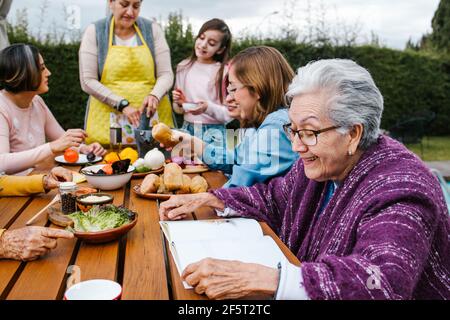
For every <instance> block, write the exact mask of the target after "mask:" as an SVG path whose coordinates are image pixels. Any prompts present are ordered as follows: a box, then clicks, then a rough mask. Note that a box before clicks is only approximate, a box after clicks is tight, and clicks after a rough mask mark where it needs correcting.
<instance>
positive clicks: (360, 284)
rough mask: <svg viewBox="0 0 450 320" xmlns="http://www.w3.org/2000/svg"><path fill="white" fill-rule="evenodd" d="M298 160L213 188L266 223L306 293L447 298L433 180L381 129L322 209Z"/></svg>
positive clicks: (445, 234)
mask: <svg viewBox="0 0 450 320" xmlns="http://www.w3.org/2000/svg"><path fill="white" fill-rule="evenodd" d="M325 186H326V183H324V182H316V181H313V180H309V179H308V178H307V177H306V176H305V174H304V169H303V162H302V160H301V159H300V160H299V161H298V162H297V163H296V164H295V165H294V166H293V167H292V169H291V171H290V172H289V173H288V174H287V175H286V176H285V177H279V178H275V179H273V180H271V181H270V182H269V183H268V184H257V185H254V186H253V187H242V188H232V189H218V190H215V191H213V193H214V194H215V195H216V196H217V197H218V198H220V199H221V200H223V201H224V202H225V206H226V207H229V208H231V209H233V210H235V211H237V212H238V213H239V214H241V215H242V216H244V217H248V218H254V219H257V220H259V221H265V222H267V223H268V224H269V225H270V227H271V228H272V229H273V230H274V231H275V232H276V233H277V234H278V236H279V237H280V238H281V240H282V241H283V242H284V243H285V244H286V245H287V246H288V247H289V249H290V250H291V251H292V252H293V253H294V254H295V255H296V256H297V257H298V259H299V260H300V261H301V263H302V265H301V267H302V274H303V278H304V285H305V289H306V291H307V293H308V295H309V297H310V298H311V299H450V277H449V274H450V251H449V249H450V246H449V234H450V221H449V215H448V209H447V206H446V204H445V202H444V199H443V194H442V190H441V188H440V186H439V184H438V181H437V179H436V178H435V177H434V176H433V175H432V174H431V173H430V171H429V170H428V169H427V168H426V167H425V165H424V164H423V162H422V161H420V159H419V158H417V157H416V156H415V155H414V154H412V153H411V152H409V151H408V150H407V149H406V148H405V147H404V146H403V145H402V144H400V143H398V142H396V141H395V140H392V139H391V138H388V137H386V136H380V138H379V139H378V141H377V143H376V144H374V145H372V146H371V147H370V148H369V149H368V150H367V151H366V152H364V154H363V156H362V157H361V159H360V161H359V162H358V163H357V164H356V166H355V167H354V168H353V169H352V171H351V172H350V174H349V175H348V176H347V178H346V179H345V180H344V181H343V183H342V184H341V185H340V186H339V187H338V188H337V189H336V191H335V193H334V195H333V197H332V198H331V200H330V202H329V203H328V205H327V206H326V208H325V209H324V211H323V212H322V213H321V214H320V215H318V214H317V212H318V209H319V207H320V203H321V202H322V200H323V198H324V195H325V193H326V190H325V189H326V188H325Z"/></svg>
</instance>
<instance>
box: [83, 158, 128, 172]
mask: <svg viewBox="0 0 450 320" xmlns="http://www.w3.org/2000/svg"><path fill="white" fill-rule="evenodd" d="M129 166H130V159H125V160H119V161H115V162H113V163H112V164H110V163H107V164H105V165H104V166H103V167H102V168H101V169H100V170H98V171H97V172H94V171H92V170H85V171H83V173H88V174H92V175H111V174H123V173H127V172H128V169H129Z"/></svg>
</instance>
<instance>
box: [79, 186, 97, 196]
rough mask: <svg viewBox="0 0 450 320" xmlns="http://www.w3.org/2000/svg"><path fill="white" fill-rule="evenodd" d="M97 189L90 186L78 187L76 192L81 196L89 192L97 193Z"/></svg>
mask: <svg viewBox="0 0 450 320" xmlns="http://www.w3.org/2000/svg"><path fill="white" fill-rule="evenodd" d="M96 192H97V189H94V188H89V187H78V190H77V191H76V192H75V194H76V195H77V196H81V195H83V194H88V193H96Z"/></svg>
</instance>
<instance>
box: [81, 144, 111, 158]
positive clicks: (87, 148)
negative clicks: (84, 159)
mask: <svg viewBox="0 0 450 320" xmlns="http://www.w3.org/2000/svg"><path fill="white" fill-rule="evenodd" d="M91 152H92V153H94V154H95V155H96V156H99V157H103V156H104V155H105V154H106V150H105V148H103V147H102V145H101V144H100V143H98V142H94V143H91V144H89V145H82V146H81V147H80V153H82V154H89V153H91Z"/></svg>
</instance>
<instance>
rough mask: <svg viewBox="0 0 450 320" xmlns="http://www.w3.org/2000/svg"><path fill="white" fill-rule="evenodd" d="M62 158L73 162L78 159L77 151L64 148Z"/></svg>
mask: <svg viewBox="0 0 450 320" xmlns="http://www.w3.org/2000/svg"><path fill="white" fill-rule="evenodd" d="M64 160H66V161H67V162H70V163H74V162H77V161H78V152H76V151H75V150H73V149H66V151H64Z"/></svg>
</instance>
